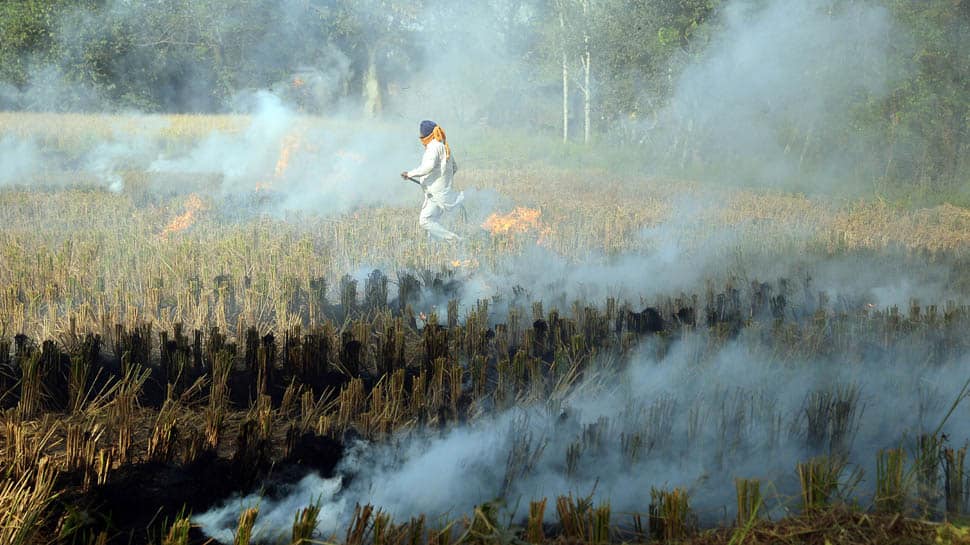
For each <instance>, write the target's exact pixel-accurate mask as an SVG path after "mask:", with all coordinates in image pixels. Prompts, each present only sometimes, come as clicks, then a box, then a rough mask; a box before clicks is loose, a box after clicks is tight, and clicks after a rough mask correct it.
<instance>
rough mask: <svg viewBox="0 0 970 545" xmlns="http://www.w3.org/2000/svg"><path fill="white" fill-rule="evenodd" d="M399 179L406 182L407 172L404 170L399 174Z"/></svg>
mask: <svg viewBox="0 0 970 545" xmlns="http://www.w3.org/2000/svg"><path fill="white" fill-rule="evenodd" d="M401 178H402V179H404V180H407V179H408V171H406V170H405V171H404V172H402V173H401Z"/></svg>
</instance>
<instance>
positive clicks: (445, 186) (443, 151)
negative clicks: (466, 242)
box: [401, 120, 465, 240]
mask: <svg viewBox="0 0 970 545" xmlns="http://www.w3.org/2000/svg"><path fill="white" fill-rule="evenodd" d="M420 139H421V143H422V144H423V145H424V156H423V157H422V158H421V164H420V165H419V166H418V167H417V168H415V169H414V170H408V171H404V172H402V173H401V178H404V179H405V180H413V181H416V182H418V183H420V184H421V187H422V188H423V189H424V204H422V205H421V215H420V216H419V217H418V225H420V226H421V227H422V228H423V229H424V230H425V231H427V232H428V236H429V238H432V239H435V240H461V237H460V236H458V235H457V234H455V233H453V232H451V231H449V230H448V229H447V228H446V227H445V226H444V225H442V224H441V223H440V220H441V217H442V216H443V215H444V213H445V212H448V211H450V210H451V209H453V208H455V207H458V206H461V203H462V201H463V200H464V198H465V194H464V193H462V192H457V191H455V189H454V186H453V182H454V178H455V172H458V164H457V163H456V162H455V157H454V155H452V153H451V147H450V146H448V141H447V140H445V131H444V130H442V128H441V127H439V126H438V124H437V123H435V122H434V121H429V120H424V121H422V122H421V127H420Z"/></svg>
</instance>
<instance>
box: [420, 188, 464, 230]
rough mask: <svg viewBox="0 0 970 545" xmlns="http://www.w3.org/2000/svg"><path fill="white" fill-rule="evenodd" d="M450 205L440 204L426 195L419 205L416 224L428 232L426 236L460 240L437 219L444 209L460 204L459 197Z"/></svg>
mask: <svg viewBox="0 0 970 545" xmlns="http://www.w3.org/2000/svg"><path fill="white" fill-rule="evenodd" d="M462 196H463V195H460V196H459V198H458V199H457V200H456V202H455V203H454V204H451V205H445V206H443V205H441V204H439V203H438V202H436V201H437V200H438V199H434V198H431V197H428V196H426V197H425V198H424V204H423V205H422V206H421V215H420V216H419V217H418V225H420V226H421V227H422V228H423V229H424V230H425V231H427V232H428V236H429V237H430V238H432V239H434V240H461V237H460V236H458V235H456V234H455V233H452V232H451V231H449V230H448V229H447V228H446V227H445V226H444V225H442V224H441V223H440V222H439V220H440V219H441V216H443V215H444V213H445V211H446V210H450V209H451V208H454V207H455V206H457V205H459V204H461V197H462Z"/></svg>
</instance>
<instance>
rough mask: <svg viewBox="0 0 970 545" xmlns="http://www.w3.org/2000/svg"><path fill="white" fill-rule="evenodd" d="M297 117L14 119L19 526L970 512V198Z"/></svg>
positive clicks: (685, 524) (2, 342)
mask: <svg viewBox="0 0 970 545" xmlns="http://www.w3.org/2000/svg"><path fill="white" fill-rule="evenodd" d="M264 121H265V120H261V119H260V118H258V117H256V118H248V117H244V116H134V115H133V116H93V115H55V114H26V113H18V114H7V113H5V114H0V142H4V139H5V138H6V139H8V140H7V142H8V143H9V142H12V143H14V144H16V145H18V146H22V147H21V148H19V153H18V154H17V155H11V157H22V158H24V165H25V166H24V167H23V168H20V169H18V168H11V169H7V170H5V171H4V173H5V177H4V178H3V179H0V252H2V253H0V290H2V291H0V407H2V411H3V412H2V428H0V449H2V453H3V456H2V458H0V460H2V463H0V476H2V479H3V480H2V481H0V542H3V543H8V542H9V543H100V544H108V543H153V544H154V543H159V544H161V543H164V544H166V545H169V544H171V545H175V544H183V543H205V542H207V540H215V541H214V542H218V543H233V544H244V543H294V544H295V543H346V544H348V545H363V544H368V543H374V544H378V543H383V544H404V543H408V544H414V543H419V542H420V543H423V542H425V541H427V542H428V543H434V544H438V545H450V544H457V543H470V542H474V543H489V544H495V545H498V544H506V543H519V542H527V543H546V542H557V543H591V544H604V543H620V542H663V543H779V542H784V543H864V542H870V543H888V542H898V543H921V542H926V543H929V542H950V543H962V542H965V540H966V539H967V537H966V530H965V529H964V528H963V527H962V526H961V525H960V524H961V521H962V520H964V517H965V516H966V515H967V514H968V512H970V479H968V473H967V467H966V463H965V462H966V461H965V455H966V450H967V446H966V445H967V441H968V440H970V425H968V424H967V423H968V422H970V419H968V416H970V414H968V412H967V411H968V405H967V403H966V400H965V398H966V397H967V395H968V393H970V390H968V388H970V381H968V380H967V379H968V377H970V340H968V338H967V336H966V331H967V329H968V326H970V307H968V305H970V301H968V299H970V267H968V266H970V209H966V208H964V207H961V206H956V205H953V204H947V203H944V204H940V205H936V206H930V207H922V208H916V207H905V206H901V205H894V204H892V203H888V202H886V201H883V200H880V199H877V198H874V197H851V198H835V197H832V196H820V195H805V194H801V193H794V192H786V191H783V190H777V189H775V190H767V189H758V188H756V187H751V186H745V185H740V184H735V185H727V184H725V185H720V184H714V183H710V182H701V181H693V180H689V179H677V178H671V177H667V176H661V175H653V174H649V172H650V171H649V170H648V169H647V168H646V167H645V166H643V165H640V164H628V165H625V166H624V168H618V167H616V166H615V165H614V166H613V167H609V166H607V165H604V164H601V163H598V162H595V161H593V160H590V162H589V164H587V165H580V166H573V165H570V166H568V167H567V166H562V165H557V164H556V162H557V160H556V159H555V158H549V157H537V158H534V160H532V161H529V162H523V164H522V165H521V166H520V167H516V168H510V167H508V166H507V165H504V164H496V163H494V162H492V161H489V160H488V159H487V158H486V157H484V155H476V154H474V153H473V152H469V154H468V155H469V157H468V159H463V156H462V155H461V153H462V152H461V148H460V142H461V140H460V139H458V138H456V137H453V142H455V144H453V145H454V146H455V149H456V153H457V154H458V161H459V164H460V170H459V173H458V175H457V178H456V180H457V182H456V183H458V184H459V185H460V187H461V189H463V190H465V191H466V210H465V214H464V217H461V216H460V215H456V216H457V217H455V218H453V223H452V225H453V227H454V229H455V230H456V231H457V232H458V233H459V234H461V235H462V236H463V237H464V240H463V241H462V242H460V243H433V242H430V241H428V240H427V239H426V238H425V235H424V233H423V232H422V231H421V229H420V228H419V226H418V222H417V210H418V206H419V204H420V199H421V194H420V192H419V191H418V190H417V189H415V188H414V187H413V186H411V185H410V184H407V183H406V182H401V181H400V180H399V179H396V175H395V174H394V173H395V172H397V171H398V170H400V168H402V166H401V165H398V164H396V163H393V162H392V161H393V160H397V159H398V158H397V157H394V156H391V157H386V156H381V155H380V149H381V148H380V147H379V146H374V145H373V144H372V142H375V141H378V142H380V141H382V139H383V138H387V137H388V136H387V135H388V134H390V133H393V128H392V127H380V128H377V129H369V130H368V131H363V132H364V133H365V137H366V138H362V139H342V137H341V136H340V135H341V134H343V133H345V132H346V130H347V129H346V125H345V124H344V123H342V122H339V121H328V120H323V119H321V118H314V117H297V118H295V119H292V120H289V121H288V123H286V124H285V130H279V131H277V132H275V133H272V134H271V135H270V137H269V138H268V141H269V142H270V143H271V144H270V145H264V144H265V140H264V139H260V140H258V142H259V143H260V145H257V141H256V140H253V136H252V135H253V134H256V133H262V132H264V131H267V130H270V129H271V126H270V125H263V124H262V123H264ZM470 138H471V135H470ZM479 138H480V139H482V140H487V139H488V138H494V139H496V140H498V137H494V136H489V135H487V134H486V135H485V136H479ZM493 145H497V144H493ZM375 157H376V158H378V159H375ZM406 157H410V156H406ZM28 159H29V161H28ZM411 160H413V158H410V159H405V161H408V162H409V161H411ZM28 163H29V164H28ZM28 166H29V168H28ZM405 166H409V163H408V164H406V165H405ZM237 167H238V168H237ZM347 183H357V184H359V186H357V187H355V188H353V189H350V188H348V186H346V185H345V184H347ZM376 194H382V196H381V197H380V199H379V200H377V199H376V197H374V195H376ZM348 195H349V197H348ZM387 195H390V196H387ZM422 489H423V490H425V492H424V493H422V494H415V491H416V490H422ZM961 540H962V541H961ZM210 542H212V541H210Z"/></svg>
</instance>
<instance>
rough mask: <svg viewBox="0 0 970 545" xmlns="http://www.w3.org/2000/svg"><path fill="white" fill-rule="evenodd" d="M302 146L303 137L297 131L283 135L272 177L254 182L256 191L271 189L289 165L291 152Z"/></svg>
mask: <svg viewBox="0 0 970 545" xmlns="http://www.w3.org/2000/svg"><path fill="white" fill-rule="evenodd" d="M302 146H303V138H302V136H301V135H300V134H299V133H290V134H287V135H286V136H284V137H283V140H282V141H281V142H280V156H279V158H278V159H277V160H276V166H275V167H274V168H273V178H274V179H273V180H263V181H261V182H256V187H255V189H256V192H260V191H266V190H269V189H272V188H273V186H274V185H276V183H275V180H279V179H281V178H282V177H283V176H284V175H285V174H286V169H288V168H289V167H290V158H291V157H292V156H293V152H294V151H296V150H297V149H298V148H300V147H302Z"/></svg>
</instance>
